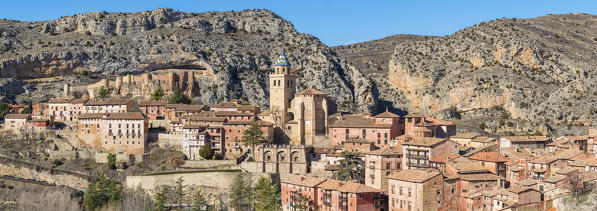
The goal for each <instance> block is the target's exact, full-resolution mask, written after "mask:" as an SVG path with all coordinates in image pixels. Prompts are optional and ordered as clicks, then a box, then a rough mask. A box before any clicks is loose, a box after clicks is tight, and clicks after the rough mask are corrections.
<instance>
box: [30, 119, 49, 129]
mask: <svg viewBox="0 0 597 211" xmlns="http://www.w3.org/2000/svg"><path fill="white" fill-rule="evenodd" d="M52 126H53V121H52V120H49V119H31V120H29V121H27V128H30V129H34V130H47V129H51V128H52Z"/></svg>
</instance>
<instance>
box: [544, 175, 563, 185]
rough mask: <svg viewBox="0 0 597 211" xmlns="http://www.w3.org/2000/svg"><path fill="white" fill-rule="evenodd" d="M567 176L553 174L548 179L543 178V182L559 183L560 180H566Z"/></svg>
mask: <svg viewBox="0 0 597 211" xmlns="http://www.w3.org/2000/svg"><path fill="white" fill-rule="evenodd" d="M566 178H567V177H566V176H564V175H554V176H551V177H549V178H547V179H544V180H543V182H548V183H558V182H560V181H563V180H565V179H566Z"/></svg>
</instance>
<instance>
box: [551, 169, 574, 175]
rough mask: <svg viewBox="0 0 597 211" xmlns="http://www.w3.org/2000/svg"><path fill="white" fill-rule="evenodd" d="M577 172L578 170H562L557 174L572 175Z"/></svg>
mask: <svg viewBox="0 0 597 211" xmlns="http://www.w3.org/2000/svg"><path fill="white" fill-rule="evenodd" d="M575 171H578V169H573V168H567V169H560V170H558V171H556V174H563V175H567V174H570V173H572V172H575Z"/></svg>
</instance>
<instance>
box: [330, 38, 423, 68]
mask: <svg viewBox="0 0 597 211" xmlns="http://www.w3.org/2000/svg"><path fill="white" fill-rule="evenodd" d="M426 37H427V36H419V35H409V34H398V35H392V36H388V37H384V38H381V39H377V40H371V41H367V42H360V43H355V44H350V45H340V46H334V47H332V50H334V51H335V52H336V53H338V55H340V56H342V58H345V59H346V61H347V62H348V65H351V66H354V67H356V68H357V69H359V70H361V72H363V73H365V74H373V73H387V72H388V67H389V61H390V57H391V56H392V53H394V48H395V47H396V46H397V45H398V44H401V43H404V42H411V41H416V40H423V39H425V38H426Z"/></svg>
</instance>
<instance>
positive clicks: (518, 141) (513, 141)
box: [500, 136, 549, 149]
mask: <svg viewBox="0 0 597 211" xmlns="http://www.w3.org/2000/svg"><path fill="white" fill-rule="evenodd" d="M548 142H549V138H548V137H545V136H503V137H501V138H500V148H502V149H503V148H510V147H515V148H516V147H520V148H527V149H543V148H545V146H546V144H547V143H548Z"/></svg>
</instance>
